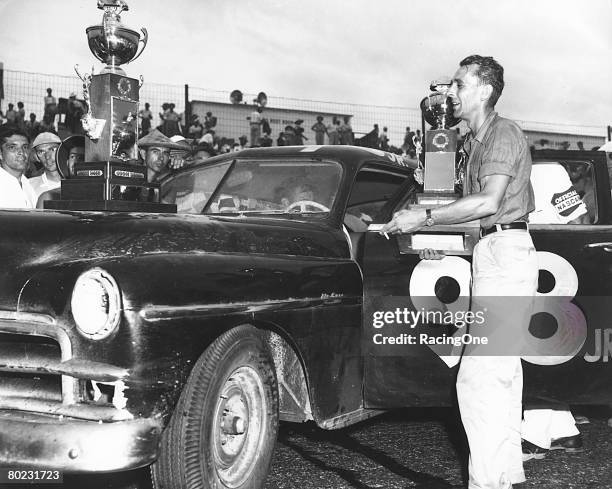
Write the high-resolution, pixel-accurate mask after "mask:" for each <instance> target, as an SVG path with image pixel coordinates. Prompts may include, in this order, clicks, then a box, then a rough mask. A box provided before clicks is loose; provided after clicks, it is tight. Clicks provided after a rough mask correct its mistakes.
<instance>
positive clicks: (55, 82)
mask: <svg viewBox="0 0 612 489" xmlns="http://www.w3.org/2000/svg"><path fill="white" fill-rule="evenodd" d="M47 88H52V89H53V95H54V96H55V97H56V98H60V97H64V98H68V96H69V95H70V93H72V92H76V93H77V95H78V97H79V98H82V83H81V81H80V80H79V78H78V77H77V76H76V74H74V75H73V76H62V75H50V74H43V73H30V72H24V71H13V70H4V92H5V99H4V105H3V107H2V108H3V109H5V108H6V106H5V105H6V103H7V102H10V103H13V104H15V107H16V106H17V102H23V103H24V106H25V110H26V119H27V118H28V116H29V114H30V113H32V112H33V113H35V114H36V116H37V119H39V120H40V119H42V116H43V107H44V103H43V98H44V97H45V95H46V89H47ZM188 92H189V99H190V100H198V101H207V102H217V103H228V102H229V94H230V90H227V91H221V90H210V89H206V88H200V87H193V86H190V87H189V91H188ZM254 98H256V94H249V93H247V94H244V97H243V99H244V100H245V101H246V102H248V103H250V102H251V101H252V100H253V99H254ZM140 101H141V106H144V103H145V102H149V103H150V104H151V111H152V113H153V114H154V119H153V126H154V127H155V126H156V125H158V124H159V122H160V121H159V116H158V113H159V112H160V111H161V105H162V104H163V103H165V102H172V103H174V104H175V105H176V109H175V111H176V112H178V113H181V112H184V111H185V87H184V86H183V85H168V84H160V83H153V82H149V81H147V80H145V82H144V84H143V85H142V87H141V89H140ZM268 107H270V108H276V109H289V110H292V111H295V112H301V111H304V112H308V113H316V112H322V113H325V114H351V115H352V116H353V119H352V126H353V130H354V131H355V133H356V135H358V136H359V135H363V134H365V133H368V132H369V131H371V130H372V128H373V125H374V124H375V123H377V124H378V125H379V128H380V129H381V130H382V128H383V127H385V126H386V127H388V132H389V139H390V143H391V144H393V145H395V146H401V145H402V143H403V139H404V134H405V129H406V126H410V127H411V128H412V129H413V130H416V129H420V128H421V113H420V110H419V109H418V108H416V107H414V108H409V107H385V106H374V105H365V104H350V103H339V102H323V101H316V100H305V99H296V98H285V97H276V96H274V95H271V94H268ZM326 122H328V121H326ZM518 123H519V124H520V125H521V126H522V127H523V129H525V130H526V131H534V132H540V131H546V132H548V133H560V134H566V135H567V134H574V135H580V136H583V135H584V136H587V135H590V136H595V137H597V138H598V140H600V143H599V144H603V138H604V137H605V128H604V127H594V126H578V125H566V124H554V123H546V122H533V121H518ZM226 127H227V126H226ZM460 128H461V132H462V133H464V132H465V130H466V128H465V126H464V125H463V124H462V125H461V126H460ZM226 130H228V131H229V132H231V134H219V136H225V137H232V138H237V137H238V136H239V135H241V134H248V132H247V131H248V123H247V121H242V120H236V121H232V123H231V124H230V126H229V129H226ZM313 139H314V138H311V139H310V140H309V141H308V142H309V143H313V142H314V141H313Z"/></svg>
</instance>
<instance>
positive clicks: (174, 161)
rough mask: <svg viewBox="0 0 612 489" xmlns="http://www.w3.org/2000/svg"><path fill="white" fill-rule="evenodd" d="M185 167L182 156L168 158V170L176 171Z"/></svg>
mask: <svg viewBox="0 0 612 489" xmlns="http://www.w3.org/2000/svg"><path fill="white" fill-rule="evenodd" d="M183 166H185V159H184V158H183V157H182V156H178V155H174V156H172V157H171V158H170V161H169V162H168V168H170V169H171V170H178V169H179V168H182V167H183Z"/></svg>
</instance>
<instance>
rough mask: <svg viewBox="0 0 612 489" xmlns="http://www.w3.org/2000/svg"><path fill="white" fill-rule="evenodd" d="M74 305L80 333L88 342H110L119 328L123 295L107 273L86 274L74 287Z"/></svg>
mask: <svg viewBox="0 0 612 489" xmlns="http://www.w3.org/2000/svg"><path fill="white" fill-rule="evenodd" d="M70 304H71V306H72V316H73V317H74V321H75V323H76V326H77V329H78V330H79V332H81V333H82V334H83V335H84V336H86V337H88V338H91V339H93V340H100V339H102V338H106V337H107V336H108V335H110V334H111V333H112V332H113V331H114V330H115V329H116V328H117V326H118V325H119V321H120V319H121V293H120V291H119V287H118V286H117V282H115V279H114V278H113V276H112V275H111V274H110V273H108V272H107V271H106V270H102V269H101V268H92V269H90V270H87V271H86V272H84V273H82V274H81V275H80V276H79V278H78V279H77V281H76V283H75V284H74V289H73V291H72V300H71V303H70Z"/></svg>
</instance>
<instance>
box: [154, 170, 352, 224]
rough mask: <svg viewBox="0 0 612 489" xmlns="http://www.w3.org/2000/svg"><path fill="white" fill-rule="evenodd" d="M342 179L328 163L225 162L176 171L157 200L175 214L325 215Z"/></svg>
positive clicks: (338, 172) (332, 202)
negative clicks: (171, 209)
mask: <svg viewBox="0 0 612 489" xmlns="http://www.w3.org/2000/svg"><path fill="white" fill-rule="evenodd" d="M341 176H342V167H341V165H340V164H338V163H336V162H333V161H309V160H308V161H306V160H293V161H287V160H257V161H255V160H237V161H234V162H232V161H226V162H224V163H220V164H216V165H211V166H204V167H199V168H194V169H193V170H191V171H184V172H181V174H179V175H177V176H176V177H175V178H173V179H171V180H169V181H166V182H165V183H164V186H163V188H162V199H163V201H164V202H166V203H174V204H176V205H177V211H178V212H179V213H191V214H241V215H248V214H300V215H312V216H326V215H328V214H329V212H330V209H331V208H332V207H333V204H334V201H335V199H336V194H337V190H338V187H339V183H340V178H341Z"/></svg>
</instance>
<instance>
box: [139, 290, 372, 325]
mask: <svg viewBox="0 0 612 489" xmlns="http://www.w3.org/2000/svg"><path fill="white" fill-rule="evenodd" d="M361 302H362V298H361V296H355V297H344V296H340V297H338V296H335V295H332V296H330V297H305V298H301V299H298V298H290V299H282V300H269V301H260V302H236V303H220V304H207V305H202V304H189V305H185V306H146V307H144V308H143V309H142V310H141V311H140V313H139V315H140V317H142V318H143V319H144V320H145V321H149V322H155V321H163V320H166V319H177V318H189V317H202V316H204V317H206V316H217V315H220V314H222V315H227V314H241V313H249V314H250V313H256V312H261V311H267V310H274V309H301V308H308V307H319V306H329V305H340V304H343V305H360V304H361Z"/></svg>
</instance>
